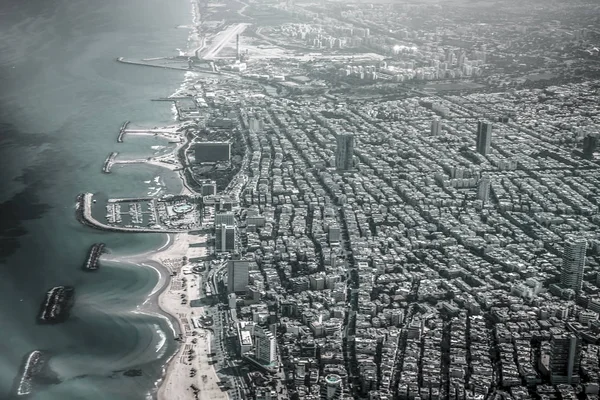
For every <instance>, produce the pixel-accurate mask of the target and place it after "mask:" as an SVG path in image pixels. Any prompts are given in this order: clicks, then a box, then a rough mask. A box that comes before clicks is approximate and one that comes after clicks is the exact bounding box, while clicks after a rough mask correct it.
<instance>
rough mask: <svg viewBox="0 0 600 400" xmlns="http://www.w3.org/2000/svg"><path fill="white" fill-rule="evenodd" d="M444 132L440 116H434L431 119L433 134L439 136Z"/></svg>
mask: <svg viewBox="0 0 600 400" xmlns="http://www.w3.org/2000/svg"><path fill="white" fill-rule="evenodd" d="M440 133H442V121H441V120H440V119H439V118H434V119H433V121H431V136H437V135H439V134H440Z"/></svg>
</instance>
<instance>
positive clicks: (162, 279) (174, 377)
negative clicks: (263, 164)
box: [84, 0, 229, 400]
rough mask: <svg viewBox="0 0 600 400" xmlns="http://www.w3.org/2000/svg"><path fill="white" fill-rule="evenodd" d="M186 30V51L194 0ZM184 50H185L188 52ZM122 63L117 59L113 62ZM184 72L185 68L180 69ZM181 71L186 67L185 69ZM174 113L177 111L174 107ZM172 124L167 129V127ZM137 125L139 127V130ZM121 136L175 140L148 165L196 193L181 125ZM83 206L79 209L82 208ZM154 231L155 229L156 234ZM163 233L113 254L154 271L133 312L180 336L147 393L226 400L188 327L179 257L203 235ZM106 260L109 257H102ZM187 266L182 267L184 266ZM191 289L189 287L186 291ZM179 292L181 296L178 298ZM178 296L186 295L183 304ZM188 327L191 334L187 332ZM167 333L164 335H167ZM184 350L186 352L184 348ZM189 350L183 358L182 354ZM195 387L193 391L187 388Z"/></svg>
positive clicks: (194, 284)
mask: <svg viewBox="0 0 600 400" xmlns="http://www.w3.org/2000/svg"><path fill="white" fill-rule="evenodd" d="M191 6H192V7H191V8H192V10H191V14H192V24H193V26H194V29H192V31H191V33H190V36H189V37H188V44H187V47H188V49H190V48H193V49H197V48H200V44H201V42H202V40H201V38H200V37H198V34H197V33H196V30H197V29H198V28H199V26H200V24H201V19H200V18H199V11H200V10H199V7H198V4H197V2H196V0H191ZM188 51H189V50H188ZM118 61H121V62H123V61H122V60H118ZM182 70H185V69H182ZM185 71H186V72H187V70H185ZM186 86H187V85H186V81H185V80H184V82H183V83H182V86H181V88H180V89H179V90H177V91H176V92H175V93H174V94H173V95H172V96H175V97H176V96H177V94H178V92H179V91H181V90H186V89H187V88H186ZM176 113H178V112H177V110H176ZM186 124H187V122H181V121H178V122H177V123H176V124H175V126H179V127H185V125H186ZM169 128H172V127H169ZM141 130H142V129H140V131H141ZM125 134H126V135H132V136H133V135H153V136H159V137H163V138H165V139H169V140H175V139H178V143H177V144H176V146H175V148H174V149H173V151H172V152H171V153H169V154H167V155H162V156H161V157H159V158H157V159H152V160H147V161H146V162H147V163H148V164H151V165H156V166H160V167H163V168H166V169H169V170H171V171H172V172H176V173H177V175H178V177H179V179H180V180H181V182H182V188H181V192H180V194H184V195H196V194H197V193H196V192H195V191H194V190H193V189H192V188H191V187H190V186H189V183H188V181H187V179H186V176H185V174H184V173H183V169H184V167H185V166H184V165H185V160H180V159H179V156H180V154H179V153H180V151H181V149H182V148H186V147H187V146H188V145H189V142H190V139H189V137H188V135H187V134H186V131H185V129H184V130H182V131H179V132H170V129H169V132H160V130H156V131H155V132H152V133H150V132H135V131H133V132H132V131H130V132H126V133H125ZM172 156H174V157H175V158H176V161H177V164H181V165H175V164H168V163H165V162H164V161H163V160H164V159H167V158H169V157H172ZM84 210H85V209H84ZM156 233H159V232H156ZM160 233H165V234H166V237H167V240H166V242H165V244H163V245H162V246H161V247H159V248H158V249H156V250H150V251H147V252H145V253H141V254H136V255H131V256H125V257H115V259H117V260H118V261H119V262H124V263H130V264H134V265H136V266H143V267H147V268H153V269H154V270H155V271H156V272H157V274H158V275H159V279H158V282H157V284H156V286H155V287H154V288H153V289H152V291H151V292H150V293H149V294H148V297H147V299H146V300H145V301H144V302H143V303H142V304H141V305H139V306H138V309H137V310H136V311H134V312H139V313H146V314H151V315H157V316H160V317H162V318H165V319H166V320H167V321H168V324H169V326H170V328H171V330H172V334H173V337H172V339H171V340H175V339H177V338H180V339H179V340H178V343H177V349H176V350H175V351H174V352H173V354H172V355H171V356H170V357H169V358H168V359H167V360H166V361H165V363H164V364H163V366H162V369H161V375H160V377H158V379H157V380H156V381H155V384H154V388H153V390H152V392H151V395H152V398H154V399H157V400H179V399H181V400H184V399H186V400H187V399H190V398H196V399H200V400H221V399H222V400H228V399H229V394H228V393H227V392H223V391H221V388H220V386H219V385H218V382H219V378H218V375H217V371H216V368H215V367H214V365H211V364H209V359H208V354H209V353H210V345H211V331H210V330H208V329H202V328H194V326H195V324H194V321H191V319H192V318H197V317H198V316H201V315H203V314H204V307H194V308H192V307H191V306H190V303H189V302H190V301H191V300H198V299H200V298H202V297H204V296H203V295H201V291H200V290H199V289H200V287H201V285H202V284H203V282H202V277H201V276H200V275H197V274H193V273H192V274H190V273H189V271H187V269H189V264H187V262H184V261H183V258H184V257H187V259H188V260H189V259H191V258H197V257H200V258H202V257H204V256H206V255H207V254H206V248H205V247H192V246H190V244H191V243H192V242H206V241H207V240H208V236H207V235H206V234H201V235H195V234H194V235H191V234H190V233H189V232H187V231H184V232H182V231H177V232H165V231H163V232H160ZM106 259H110V258H109V257H106ZM186 266H187V268H186ZM184 269H186V272H188V273H185V272H184ZM192 288H195V290H192ZM184 296H185V297H184ZM182 298H185V299H186V302H185V304H184V303H183V301H182ZM192 330H193V332H192ZM167 336H168V337H169V336H170V335H168V334H167ZM186 350H187V351H186ZM190 352H192V353H191V354H193V357H191V358H189V357H188V354H190ZM192 368H193V369H194V370H195V371H196V373H195V374H194V375H193V376H191V374H190V370H191V369H192ZM192 387H196V388H197V390H193V388H192Z"/></svg>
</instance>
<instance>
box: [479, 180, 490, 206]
mask: <svg viewBox="0 0 600 400" xmlns="http://www.w3.org/2000/svg"><path fill="white" fill-rule="evenodd" d="M490 186H491V180H490V177H489V176H482V177H481V179H480V180H479V182H477V198H478V199H479V200H481V201H483V204H487V203H488V202H489V200H490Z"/></svg>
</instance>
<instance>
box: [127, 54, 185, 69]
mask: <svg viewBox="0 0 600 400" xmlns="http://www.w3.org/2000/svg"><path fill="white" fill-rule="evenodd" d="M117 61H118V62H120V63H123V64H130V65H141V66H143V67H154V68H164V69H174V70H177V71H189V70H190V69H189V68H184V67H175V66H172V65H158V64H151V63H149V62H143V61H131V60H125V59H124V58H123V57H119V58H117Z"/></svg>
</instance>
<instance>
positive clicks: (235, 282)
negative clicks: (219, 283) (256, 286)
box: [227, 260, 250, 293]
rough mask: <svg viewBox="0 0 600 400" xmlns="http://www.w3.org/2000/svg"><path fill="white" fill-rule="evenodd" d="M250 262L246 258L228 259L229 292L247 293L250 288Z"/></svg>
mask: <svg viewBox="0 0 600 400" xmlns="http://www.w3.org/2000/svg"><path fill="white" fill-rule="evenodd" d="M249 269H250V263H249V262H248V261H246V260H229V261H227V292H228V293H245V292H246V291H247V290H248V270H249Z"/></svg>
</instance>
